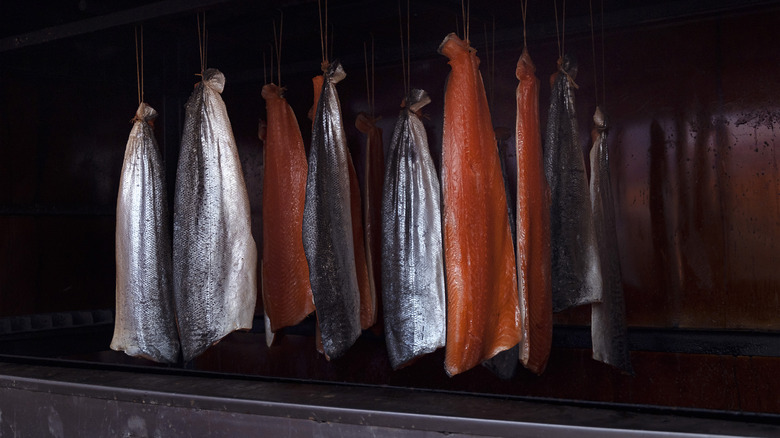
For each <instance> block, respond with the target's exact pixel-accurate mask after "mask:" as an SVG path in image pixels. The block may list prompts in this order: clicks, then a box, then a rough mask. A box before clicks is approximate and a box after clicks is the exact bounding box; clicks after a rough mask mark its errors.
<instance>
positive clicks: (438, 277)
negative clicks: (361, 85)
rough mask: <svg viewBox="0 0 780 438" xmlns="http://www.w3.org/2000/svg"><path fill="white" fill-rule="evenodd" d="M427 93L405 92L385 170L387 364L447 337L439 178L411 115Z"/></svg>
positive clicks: (417, 121)
mask: <svg viewBox="0 0 780 438" xmlns="http://www.w3.org/2000/svg"><path fill="white" fill-rule="evenodd" d="M430 101H431V100H430V98H429V97H428V94H427V93H425V91H423V90H418V89H414V90H412V91H411V93H410V94H409V96H407V98H406V99H405V105H404V108H403V110H401V115H400V116H399V117H398V122H396V125H395V129H394V130H393V138H392V141H391V143H390V151H389V155H388V166H387V170H386V172H385V183H384V195H383V199H382V273H383V276H384V278H383V280H382V284H383V286H384V287H383V297H382V302H383V307H384V322H385V338H386V340H387V352H388V354H389V356H390V363H391V364H392V366H393V368H394V369H397V368H399V367H402V366H403V365H405V364H407V363H409V362H410V361H411V360H413V359H415V358H417V357H419V356H421V355H423V354H426V353H430V352H433V351H435V350H436V349H438V348H441V347H443V346H444V344H445V338H446V322H447V321H446V305H447V304H446V297H445V292H444V253H443V247H442V230H441V195H440V188H439V179H438V176H437V174H436V167H435V166H434V164H433V159H432V158H431V154H430V151H429V150H428V137H427V134H426V133H425V127H424V126H423V124H422V121H421V120H420V117H419V116H418V115H417V113H418V111H419V110H420V109H421V108H422V107H423V106H425V105H427V104H428V103H430Z"/></svg>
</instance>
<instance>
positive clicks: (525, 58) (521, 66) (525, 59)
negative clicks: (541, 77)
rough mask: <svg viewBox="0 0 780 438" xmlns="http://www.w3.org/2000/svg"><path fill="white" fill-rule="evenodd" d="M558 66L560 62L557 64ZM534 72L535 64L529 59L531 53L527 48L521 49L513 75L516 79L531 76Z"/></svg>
mask: <svg viewBox="0 0 780 438" xmlns="http://www.w3.org/2000/svg"><path fill="white" fill-rule="evenodd" d="M558 68H560V64H558ZM535 73H536V66H535V65H534V63H533V61H531V55H529V54H528V49H523V53H522V54H521V55H520V59H518V60H517V67H516V69H515V76H516V77H517V79H520V80H522V79H524V78H532V77H533V76H534V74H535Z"/></svg>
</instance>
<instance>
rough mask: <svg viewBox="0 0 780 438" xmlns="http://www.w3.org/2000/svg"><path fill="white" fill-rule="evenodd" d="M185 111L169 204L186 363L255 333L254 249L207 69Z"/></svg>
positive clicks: (226, 125) (230, 141) (240, 182)
mask: <svg viewBox="0 0 780 438" xmlns="http://www.w3.org/2000/svg"><path fill="white" fill-rule="evenodd" d="M203 79H204V80H203V82H201V83H199V84H198V85H197V87H196V88H195V91H193V93H192V95H191V96H190V99H189V100H188V101H187V105H186V118H185V121H184V133H183V134H182V145H181V151H180V155H179V166H178V169H177V174H176V196H175V200H174V231H173V242H174V245H173V255H174V259H173V260H174V262H173V268H174V292H175V297H176V311H177V318H178V323H179V332H180V337H181V346H182V353H183V355H184V360H185V361H188V360H191V359H192V358H194V357H195V356H198V355H199V354H200V353H202V352H203V351H204V350H206V348H208V347H209V346H210V345H212V344H214V343H215V342H217V341H219V340H220V339H222V338H223V337H224V336H226V335H227V334H229V333H230V332H232V331H234V330H237V329H249V328H251V327H252V318H253V315H254V309H255V300H256V297H257V278H256V275H257V274H256V266H257V249H256V247H255V242H254V239H253V238H252V233H251V229H250V216H249V198H248V196H247V193H246V186H245V185H244V177H243V173H242V172H241V163H240V161H239V157H238V151H237V149H236V142H235V140H234V138H233V131H232V128H231V126H230V120H229V119H228V115H227V110H226V108H225V103H224V102H223V101H222V97H221V96H220V93H221V92H222V89H223V88H224V81H225V77H224V76H223V75H222V73H220V72H219V71H218V70H215V69H209V70H206V72H205V73H204V75H203Z"/></svg>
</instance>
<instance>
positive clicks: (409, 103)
mask: <svg viewBox="0 0 780 438" xmlns="http://www.w3.org/2000/svg"><path fill="white" fill-rule="evenodd" d="M429 103H431V98H430V96H428V93H426V92H425V90H421V89H419V88H413V89H412V90H411V91H410V92H409V94H407V95H406V97H404V100H403V101H401V108H409V111H411V112H413V113H414V114H415V115H417V117H424V116H423V115H422V112H421V110H422V108H423V107H424V106H425V105H428V104H429Z"/></svg>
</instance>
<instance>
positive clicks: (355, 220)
mask: <svg viewBox="0 0 780 438" xmlns="http://www.w3.org/2000/svg"><path fill="white" fill-rule="evenodd" d="M323 78H324V76H315V77H314V78H313V79H312V82H313V84H314V105H313V106H312V107H311V109H310V110H309V118H310V119H312V122H313V121H314V116H315V112H316V110H317V104H318V102H319V98H320V92H321V90H322V83H323V80H324V79H323ZM339 108H340V107H339ZM342 129H343V128H342ZM380 134H381V133H380ZM347 162H348V163H349V166H348V168H349V193H350V195H349V196H350V198H349V199H350V207H351V211H350V215H351V217H352V242H353V245H354V252H355V272H356V273H357V279H358V289H359V290H360V328H362V329H367V328H369V327H371V326H372V325H374V324H375V323H376V317H377V296H376V292H375V289H374V287H373V286H372V284H373V283H372V281H371V275H370V273H369V267H368V263H367V261H368V255H367V248H366V244H365V237H364V234H365V233H364V229H363V222H362V221H363V218H362V214H361V211H362V209H361V205H360V204H361V202H360V183H359V182H358V178H357V172H356V171H355V165H354V163H353V162H352V155H350V154H349V150H347ZM318 350H319V348H318ZM321 352H322V351H321Z"/></svg>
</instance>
